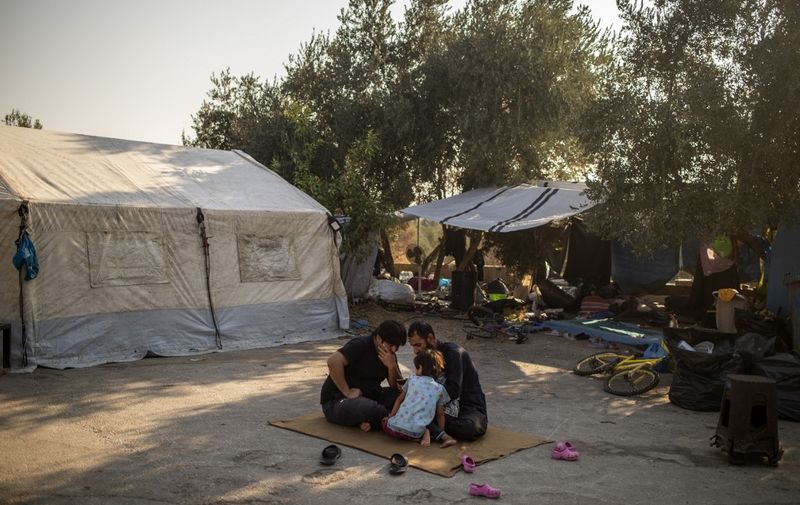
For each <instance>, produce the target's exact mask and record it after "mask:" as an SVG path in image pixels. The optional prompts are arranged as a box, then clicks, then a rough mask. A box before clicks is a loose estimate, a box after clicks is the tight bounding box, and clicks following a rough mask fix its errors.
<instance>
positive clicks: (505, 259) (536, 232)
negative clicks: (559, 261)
mask: <svg viewBox="0 0 800 505" xmlns="http://www.w3.org/2000/svg"><path fill="white" fill-rule="evenodd" d="M562 230H563V224H561V223H556V224H554V225H548V226H540V227H538V228H532V229H529V230H522V231H516V232H511V233H488V234H486V235H485V238H484V242H483V244H484V245H483V247H484V248H494V251H495V254H496V255H497V257H498V258H499V259H500V261H501V263H502V264H503V265H504V266H505V267H506V268H508V269H509V271H510V272H511V273H512V274H513V275H515V276H516V277H519V278H522V277H524V276H525V275H526V274H531V275H532V276H533V278H534V280H536V279H538V278H540V277H541V276H544V275H546V271H545V266H544V264H545V261H546V260H548V259H549V256H550V255H551V253H552V251H553V249H554V248H556V247H559V244H558V243H557V241H558V239H560V238H562Z"/></svg>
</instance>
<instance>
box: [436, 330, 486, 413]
mask: <svg viewBox="0 0 800 505" xmlns="http://www.w3.org/2000/svg"><path fill="white" fill-rule="evenodd" d="M436 348H437V349H438V350H439V352H441V353H442V356H444V375H445V382H444V387H445V389H446V390H447V394H449V395H450V398H458V399H459V408H460V409H461V410H462V411H474V410H477V411H479V412H481V413H482V414H484V415H485V414H486V397H485V396H484V394H483V389H481V383H480V380H479V379H478V371H477V370H475V365H473V364H472V358H471V357H470V355H469V353H468V352H467V351H465V350H464V348H463V347H461V346H460V345H458V344H454V343H453V342H442V341H439V342H438V343H437V346H436Z"/></svg>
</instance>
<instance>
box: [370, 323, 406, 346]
mask: <svg viewBox="0 0 800 505" xmlns="http://www.w3.org/2000/svg"><path fill="white" fill-rule="evenodd" d="M375 335H378V336H380V337H381V340H383V341H384V342H386V343H388V344H391V345H394V346H397V347H398V348H400V347H403V346H404V345H406V327H405V326H403V323H399V322H397V321H393V320H391V319H387V320H386V321H384V322H382V323H381V324H379V325H378V327H377V328H375V331H373V332H372V336H373V337H374V336H375Z"/></svg>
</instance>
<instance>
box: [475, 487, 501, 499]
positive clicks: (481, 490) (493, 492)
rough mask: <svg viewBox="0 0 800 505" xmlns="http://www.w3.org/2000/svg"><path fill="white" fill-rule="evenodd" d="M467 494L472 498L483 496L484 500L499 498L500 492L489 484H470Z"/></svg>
mask: <svg viewBox="0 0 800 505" xmlns="http://www.w3.org/2000/svg"><path fill="white" fill-rule="evenodd" d="M469 494H471V495H472V496H485V497H486V498H500V490H499V489H497V488H496V487H492V486H490V485H489V484H470V485H469Z"/></svg>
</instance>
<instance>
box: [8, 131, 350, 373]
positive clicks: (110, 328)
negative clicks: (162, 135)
mask: <svg viewBox="0 0 800 505" xmlns="http://www.w3.org/2000/svg"><path fill="white" fill-rule="evenodd" d="M328 217H329V214H328V212H327V211H326V209H325V208H324V207H322V206H321V205H320V204H319V203H317V202H316V201H315V200H313V199H312V198H311V197H309V196H308V195H306V194H305V193H303V192H302V191H300V190H298V189H297V188H295V187H294V186H292V185H291V184H289V183H287V182H286V181H285V180H283V179H281V178H280V177H279V176H278V175H276V174H275V173H274V172H272V171H270V170H268V169H267V168H265V167H264V166H263V165H261V164H259V163H258V162H256V161H255V160H253V159H252V158H251V157H249V156H248V155H247V154H245V153H243V152H240V151H219V150H208V149H197V148H191V147H180V146H171V145H158V144H150V143H144V142H134V141H127V140H118V139H110V138H100V137H90V136H84V135H75V134H69V133H58V132H51V131H42V130H32V129H28V128H17V127H7V126H0V257H2V258H5V259H4V260H3V262H2V263H0V265H1V266H0V300H1V301H2V303H0V320H2V321H5V322H9V323H10V324H11V339H10V344H9V345H8V347H9V348H10V351H11V357H12V360H11V361H12V366H14V367H20V366H27V367H32V366H36V365H45V366H50V367H56V368H65V367H83V366H92V365H97V364H100V363H105V362H112V361H131V360H136V359H139V358H142V357H143V356H145V355H146V354H147V353H154V354H157V355H166V356H175V355H189V354H194V353H204V352H210V351H216V350H232V349H247V348H255V347H267V346H273V345H279V344H283V343H289V342H297V341H303V340H311V339H319V338H329V337H331V336H333V335H335V334H338V330H339V329H341V328H346V327H347V326H348V324H349V316H348V311H347V299H346V295H345V292H344V288H343V286H342V281H341V278H340V275H339V257H338V251H337V245H336V240H335V233H334V231H332V229H331V227H330V226H329V219H328ZM23 219H24V220H25V221H26V223H25V224H26V225H27V231H28V235H29V237H30V239H31V243H32V244H33V246H34V247H35V255H36V256H35V258H34V257H32V256H29V257H28V258H27V262H26V258H24V257H22V256H21V255H18V256H17V258H16V259H17V260H19V261H17V264H18V265H20V266H21V267H22V270H21V272H20V273H18V272H17V271H16V270H15V269H14V266H12V256H14V255H15V252H17V247H16V246H15V240H16V239H18V237H19V236H20V231H21V228H20V226H21V222H22V221H23ZM23 242H24V241H23ZM22 245H25V244H24V243H23V244H22ZM21 252H23V251H20V252H19V253H21ZM30 252H32V250H31V251H29V253H30ZM34 259H38V275H36V276H35V277H34V278H31V279H30V280H25V279H24V278H23V274H24V275H25V276H26V277H28V278H30V277H33V276H32V275H31V274H32V268H31V267H33V266H35V262H34V261H33V260H34ZM4 352H5V353H8V352H9V349H8V348H7V349H5V350H4Z"/></svg>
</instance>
